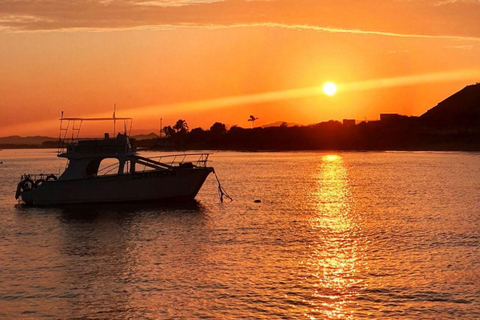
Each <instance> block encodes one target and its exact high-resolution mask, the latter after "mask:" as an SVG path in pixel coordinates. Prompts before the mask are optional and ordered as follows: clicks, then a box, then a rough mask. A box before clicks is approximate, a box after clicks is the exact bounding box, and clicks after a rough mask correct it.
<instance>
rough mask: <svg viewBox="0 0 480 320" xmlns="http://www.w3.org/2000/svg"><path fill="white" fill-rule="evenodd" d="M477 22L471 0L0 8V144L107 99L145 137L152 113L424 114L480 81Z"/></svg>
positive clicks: (215, 116)
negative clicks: (322, 90)
mask: <svg viewBox="0 0 480 320" xmlns="http://www.w3.org/2000/svg"><path fill="white" fill-rule="evenodd" d="M479 21H480V1H477V0H462V1H460V0H458V1H455V0H450V1H446V0H422V1H411V0H383V1H380V0H362V1H355V2H353V1H346V0H330V1H328V0H327V1H318V0H250V1H247V0H226V1H221V0H217V1H208V0H203V1H202V0H177V1H173V0H144V1H141V0H128V1H127V0H92V1H77V2H75V3H70V2H66V1H60V0H51V1H48V2H45V1H32V0H30V1H21V0H20V1H19V0H3V1H2V5H1V6H0V71H1V72H0V136H7V135H14V134H19V135H53V136H54V135H56V134H58V121H57V119H58V118H59V115H60V111H61V110H64V111H65V115H66V116H91V115H111V114H112V109H113V104H114V103H116V104H117V116H132V117H134V118H135V121H134V129H137V130H139V129H145V130H146V131H148V130H150V129H152V130H153V129H155V130H158V127H159V118H160V117H163V123H164V125H167V124H173V123H174V121H175V120H177V119H179V118H182V119H186V120H187V122H188V123H189V125H190V127H191V128H193V127H197V126H202V127H204V128H208V127H210V125H211V124H213V122H215V121H220V122H224V123H226V124H227V125H230V126H231V125H235V124H236V125H240V126H249V125H250V123H248V122H247V119H248V116H249V115H250V114H254V115H255V116H257V117H258V118H259V120H258V121H257V122H256V125H262V124H267V123H271V122H275V121H289V122H296V123H301V124H310V123H315V122H320V121H326V120H330V119H342V118H356V119H359V120H360V119H364V118H365V117H366V118H367V119H376V118H378V114H379V113H380V112H398V113H402V114H408V115H420V114H422V113H423V112H425V111H426V110H427V109H429V108H431V107H433V106H434V105H436V103H438V102H440V101H441V100H443V99H444V98H446V97H447V96H449V95H451V94H453V93H454V92H456V91H458V90H460V89H462V88H463V87H464V86H466V85H468V84H472V83H475V82H478V81H480V23H479ZM418 75H423V76H422V77H416V76H418ZM430 75H431V76H430ZM450 75H451V76H450ZM410 76H415V77H411V78H410ZM405 77H407V78H406V79H410V80H408V81H397V80H395V79H397V78H402V79H405ZM385 78H393V80H392V81H390V82H389V85H388V86H382V85H381V84H382V83H383V82H378V84H379V85H378V86H376V85H375V84H376V83H377V82H375V81H373V82H368V83H369V84H370V85H369V86H357V90H345V91H341V90H340V91H339V92H338V93H337V94H336V95H335V96H333V97H327V96H324V95H321V94H319V95H312V94H306V95H305V96H301V94H300V95H295V97H293V98H292V97H291V96H290V97H289V98H288V99H286V98H285V94H277V95H269V96H268V97H273V98H272V99H270V98H268V99H263V98H262V99H257V100H256V98H255V97H258V95H256V94H262V93H265V92H277V91H280V92H281V91H283V90H292V89H302V88H309V87H312V86H318V85H321V84H322V83H324V82H325V81H329V80H330V81H334V82H336V83H338V84H348V83H360V84H361V83H364V81H369V80H378V79H385ZM372 83H373V84H374V85H373V86H372ZM346 87H348V85H347V86H346ZM367 87H368V88H367ZM358 88H360V89H358ZM299 92H303V91H302V90H300V91H299ZM252 95H253V96H252ZM245 96H247V97H253V98H248V99H245V98H240V99H238V98H237V97H245ZM223 98H228V99H223ZM196 101H201V103H196Z"/></svg>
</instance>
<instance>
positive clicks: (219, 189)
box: [213, 170, 233, 203]
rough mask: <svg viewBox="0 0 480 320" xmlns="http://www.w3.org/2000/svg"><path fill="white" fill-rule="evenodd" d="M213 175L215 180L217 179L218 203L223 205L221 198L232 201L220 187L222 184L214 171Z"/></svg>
mask: <svg viewBox="0 0 480 320" xmlns="http://www.w3.org/2000/svg"><path fill="white" fill-rule="evenodd" d="M213 174H214V175H215V179H217V182H218V194H219V195H220V202H222V203H223V197H226V198H227V199H228V200H230V201H233V198H232V197H230V196H229V195H228V193H227V191H225V189H224V188H223V187H222V184H221V183H220V179H218V176H217V173H216V172H215V170H213Z"/></svg>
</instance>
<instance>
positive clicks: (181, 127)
mask: <svg viewBox="0 0 480 320" xmlns="http://www.w3.org/2000/svg"><path fill="white" fill-rule="evenodd" d="M173 129H174V130H175V132H177V133H188V130H189V128H188V124H187V121H185V120H182V119H179V120H177V123H175V125H174V126H173Z"/></svg>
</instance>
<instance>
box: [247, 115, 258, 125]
mask: <svg viewBox="0 0 480 320" xmlns="http://www.w3.org/2000/svg"><path fill="white" fill-rule="evenodd" d="M255 120H258V118H255V116H254V115H253V114H251V115H250V118H248V121H252V128H255Z"/></svg>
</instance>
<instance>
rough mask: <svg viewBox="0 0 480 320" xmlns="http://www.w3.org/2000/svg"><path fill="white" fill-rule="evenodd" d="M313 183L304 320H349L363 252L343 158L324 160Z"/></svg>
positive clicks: (358, 282)
mask: <svg viewBox="0 0 480 320" xmlns="http://www.w3.org/2000/svg"><path fill="white" fill-rule="evenodd" d="M315 180H316V189H315V190H312V194H311V196H312V199H313V206H314V208H313V209H314V210H313V211H312V212H313V214H312V216H311V217H310V221H309V224H310V227H311V228H312V230H313V232H314V234H315V236H316V237H317V242H316V244H315V245H314V246H312V247H311V248H309V250H310V252H309V253H308V261H306V263H307V264H308V267H309V271H310V272H311V275H310V278H311V279H312V281H313V282H312V283H311V284H312V286H313V287H314V292H313V294H312V295H313V296H312V298H311V299H309V301H308V304H309V305H310V306H311V307H310V308H309V309H308V311H307V312H306V314H305V315H306V316H308V317H309V318H311V319H317V318H325V317H327V318H333V319H335V318H341V319H351V318H353V317H354V315H353V313H352V310H353V308H352V307H351V306H352V304H355V302H354V297H355V296H357V295H358V290H359V289H360V287H361V286H362V279H361V277H360V276H359V273H360V269H361V268H362V267H361V266H360V264H361V263H362V262H361V255H362V252H361V251H362V250H361V246H360V245H359V238H360V234H359V233H360V230H359V226H358V224H357V222H356V220H355V217H354V214H355V203H354V200H353V197H352V193H351V190H350V183H349V180H348V172H347V168H346V167H345V165H344V162H343V158H342V157H341V156H339V155H333V154H332V155H326V156H323V157H322V159H321V163H320V165H319V167H318V170H317V173H316V175H315ZM306 302H307V301H306Z"/></svg>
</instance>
